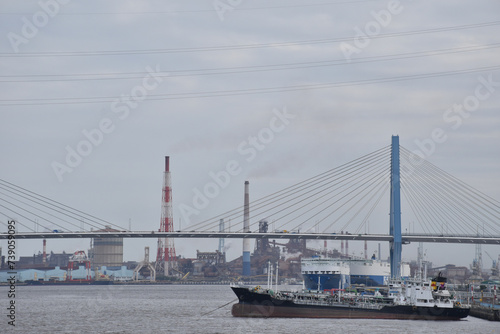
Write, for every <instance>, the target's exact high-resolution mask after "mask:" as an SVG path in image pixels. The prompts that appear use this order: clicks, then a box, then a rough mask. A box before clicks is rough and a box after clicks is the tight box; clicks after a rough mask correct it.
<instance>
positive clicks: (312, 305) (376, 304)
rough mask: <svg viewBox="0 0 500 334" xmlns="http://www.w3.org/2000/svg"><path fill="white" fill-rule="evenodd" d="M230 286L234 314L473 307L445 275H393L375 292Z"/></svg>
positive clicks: (458, 313)
mask: <svg viewBox="0 0 500 334" xmlns="http://www.w3.org/2000/svg"><path fill="white" fill-rule="evenodd" d="M231 288H232V290H233V292H234V293H235V294H236V296H237V297H238V300H239V302H238V303H237V304H234V305H233V307H232V310H231V313H232V315H233V316H234V317H264V318H349V319H411V320H460V319H463V318H466V317H467V316H468V315H469V310H470V306H469V305H461V304H460V302H459V301H458V300H456V299H455V298H454V297H453V295H452V294H451V293H450V291H449V290H447V288H446V287H445V285H444V284H443V278H440V282H439V284H438V285H437V284H436V282H435V281H433V282H425V281H421V280H398V281H390V282H389V284H388V285H387V287H386V289H385V291H383V290H382V289H380V290H379V289H376V291H375V293H374V294H373V295H363V294H359V293H354V292H346V291H343V290H342V289H336V290H335V289H334V290H330V291H315V292H311V291H308V290H302V291H300V292H294V291H273V290H271V289H263V288H261V287H259V286H257V287H254V288H250V287H244V286H232V287H231Z"/></svg>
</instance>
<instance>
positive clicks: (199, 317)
mask: <svg viewBox="0 0 500 334" xmlns="http://www.w3.org/2000/svg"><path fill="white" fill-rule="evenodd" d="M7 293H8V288H7V287H5V286H3V287H0V307H1V309H2V312H1V314H2V316H1V318H0V319H1V323H0V333H9V332H16V333H17V332H19V333H258V334H261V333H290V334H292V333H342V334H348V333H356V334H359V333H370V334H377V333H383V334H387V333H425V334H431V333H454V334H458V333H500V323H498V322H496V323H495V322H489V321H486V320H482V319H477V318H473V317H468V318H466V319H465V320H462V321H415V320H348V319H245V318H233V317H232V316H231V305H232V304H233V303H231V301H234V302H236V300H235V295H234V294H233V292H232V291H231V289H230V288H229V286H221V285H152V286H146V285H141V286H130V285H126V286H117V285H114V286H18V287H16V296H15V298H8V294H7ZM10 300H14V301H15V305H16V311H15V312H16V314H15V316H16V320H15V324H16V326H15V327H12V326H10V325H8V321H9V319H8V318H7V312H8V311H7V309H6V308H7V307H8V303H9V301H10ZM227 303H229V304H228V305H227V306H225V307H222V308H219V309H218V307H220V306H222V305H224V304H227ZM209 312H210V313H209ZM207 313H208V314H207Z"/></svg>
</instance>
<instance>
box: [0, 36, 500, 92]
mask: <svg viewBox="0 0 500 334" xmlns="http://www.w3.org/2000/svg"><path fill="white" fill-rule="evenodd" d="M498 47H500V43H492V44H485V45H475V46H466V47H458V48H446V49H438V50H428V51H416V52H405V53H398V54H389V55H381V56H369V57H362V58H356V59H353V60H351V61H350V62H346V60H345V59H344V58H342V59H334V60H320V61H312V62H296V63H283V64H269V65H254V66H235V67H220V68H202V69H185V70H167V71H164V72H159V73H156V74H155V76H156V77H162V78H166V77H169V78H175V77H183V76H205V75H221V74H239V73H254V72H262V71H265V72H268V71H282V70H290V69H303V68H315V67H330V66H347V65H355V64H363V63H372V62H381V61H391V60H400V59H411V58H420V57H430V56H438V55H447V54H457V53H464V52H474V51H481V50H487V49H493V48H498ZM147 74H148V72H143V71H141V72H121V73H120V72H114V73H87V74H86V73H74V74H31V75H30V74H21V75H0V78H6V79H5V80H0V82H8V83H9V84H12V83H18V82H19V83H24V82H54V81H56V82H60V81H88V80H117V79H120V80H122V79H142V78H143V77H144V75H147ZM18 78H22V79H18ZM24 78H28V79H24Z"/></svg>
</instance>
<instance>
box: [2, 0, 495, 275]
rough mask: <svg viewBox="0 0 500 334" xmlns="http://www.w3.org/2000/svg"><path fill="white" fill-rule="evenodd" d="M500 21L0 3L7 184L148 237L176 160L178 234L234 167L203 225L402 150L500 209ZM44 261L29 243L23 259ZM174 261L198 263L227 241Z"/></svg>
mask: <svg viewBox="0 0 500 334" xmlns="http://www.w3.org/2000/svg"><path fill="white" fill-rule="evenodd" d="M41 4H43V5H41ZM499 13H500V3H499V2H498V1H495V0H479V1H474V2H471V1H464V0H460V1H456V0H454V1H439V2H435V1H430V0H420V1H379V0H373V1H340V0H337V1H305V0H293V1H281V0H272V1H248V0H241V1H228V0H220V1H218V0H217V1H212V0H203V1H202V0H190V1H151V0H148V1H123V0H120V1H118V0H116V1H105V2H102V1H76V0H74V1H68V0H65V1H63V0H42V1H22V2H19V1H6V0H0V75H1V76H0V88H1V89H0V138H1V142H2V145H0V159H1V165H0V171H1V172H0V178H1V179H3V180H7V181H9V182H12V183H13V184H16V185H18V186H21V187H24V188H27V189H29V190H31V191H34V192H37V193H39V194H42V195H44V196H47V197H49V198H51V199H54V200H57V201H60V202H62V203H64V204H67V205H69V206H71V207H75V208H78V209H79V210H82V211H84V212H87V213H90V214H92V215H94V216H97V217H99V218H102V219H105V220H107V221H110V222H113V223H115V224H118V225H121V226H123V227H124V228H128V225H129V221H131V225H132V229H133V230H149V231H150V230H157V229H158V227H159V221H160V214H161V208H160V204H161V187H162V177H163V174H162V172H163V168H164V156H166V155H169V156H170V157H171V171H172V183H173V205H174V211H173V214H174V221H175V225H176V229H177V227H178V226H179V224H181V227H185V226H186V225H188V223H187V221H186V220H185V219H182V218H183V214H182V212H181V211H180V209H179V208H180V207H181V206H182V205H185V206H193V196H194V194H195V189H202V188H203V187H204V186H205V185H206V184H207V183H208V182H210V181H211V177H210V173H211V172H213V173H216V172H219V171H222V170H225V169H226V168H227V164H228V162H230V161H236V162H237V163H238V166H239V168H240V169H239V170H238V172H237V173H235V174H236V175H234V176H232V177H231V180H230V182H229V184H228V185H227V186H226V187H225V188H224V189H221V190H220V193H219V194H218V195H217V196H216V197H215V198H213V199H211V200H210V205H208V207H206V208H204V209H202V210H199V211H200V212H199V213H197V214H195V215H191V216H190V217H189V219H190V220H191V222H196V221H201V220H204V219H206V218H209V217H212V216H215V215H217V214H219V213H222V212H225V211H227V210H229V209H233V208H235V207H238V206H240V205H242V202H243V183H244V181H245V180H249V181H250V186H251V198H252V199H255V198H260V197H262V196H265V195H266V194H269V193H272V192H273V191H276V190H278V189H281V188H284V187H286V186H289V185H292V184H294V183H297V182H299V181H302V180H305V179H307V178H309V177H311V176H314V175H317V174H319V173H321V172H323V171H326V170H329V169H331V168H334V167H336V166H339V165H341V164H343V163H346V162H348V161H351V160H354V159H356V158H358V157H360V156H362V155H364V154H366V153H370V152H373V151H375V150H377V149H379V148H382V147H384V146H387V145H389V144H390V141H391V135H396V134H397V135H399V136H400V143H401V145H402V146H404V147H405V148H407V149H409V150H410V151H413V152H415V153H421V154H422V155H424V156H425V157H426V159H428V160H429V161H430V162H432V163H433V164H435V165H437V166H439V167H440V168H442V169H444V170H445V171H447V172H449V173H451V174H453V175H454V176H456V177H458V178H459V179H461V180H462V181H464V182H466V183H468V184H470V185H472V186H473V187H475V188H477V189H479V190H480V191H482V192H484V193H485V194H487V195H489V196H491V197H493V198H495V199H497V200H499V199H500V174H499V172H500V118H499V110H498V109H499V106H500V71H499V70H500V63H499V61H498V59H500V57H499V56H500V53H499V47H500V40H498V36H500V29H499V26H500V21H499V16H498V14H499ZM130 95H132V97H130ZM127 96H128V97H127ZM265 128H268V129H271V131H267V130H265V131H264V132H265V133H263V132H262V131H263V129H265ZM96 129H97V130H96ZM259 134H261V135H262V136H263V137H261V138H264V139H265V142H258V143H257V144H256V145H258V147H259V148H260V149H259V150H256V149H255V150H253V151H252V149H251V148H252V147H257V146H252V143H251V141H250V140H249V137H251V136H258V135H259ZM266 136H267V137H266ZM89 138H92V139H89ZM92 141H93V142H92ZM88 143H90V146H89V145H88ZM73 150H74V151H75V152H77V154H78V152H80V154H79V155H78V157H75V156H74V155H75V154H71V153H69V152H72V151H73ZM82 152H83V154H82ZM70 156H71V157H70ZM249 160H250V161H249ZM386 207H387V213H388V210H389V203H386ZM0 212H2V213H5V214H6V215H7V216H10V217H12V216H14V215H13V214H12V213H9V212H8V211H7V210H4V209H3V208H2V210H1V211H0ZM184 218H185V216H184ZM0 221H1V222H2V223H6V221H7V217H6V216H5V215H3V216H0ZM380 224H381V225H378V226H374V227H373V229H374V230H377V229H379V230H381V231H382V232H383V231H384V230H385V231H388V229H389V227H388V226H389V222H388V219H387V221H386V222H380ZM405 224H406V225H405ZM407 224H408V223H407V222H405V213H404V212H403V228H404V227H405V226H407ZM182 225H184V226H182ZM31 226H32V225H31ZM0 228H1V229H2V230H5V225H0ZM226 243H227V244H229V246H230V249H229V250H228V252H229V258H230V259H232V258H234V257H236V256H238V255H240V254H241V241H240V240H227V241H226ZM41 244H42V242H41V241H30V242H26V241H24V242H23V241H19V243H18V247H19V253H20V254H21V255H31V254H33V253H37V252H38V251H39V250H41ZM175 244H176V248H177V254H181V255H183V256H185V257H194V256H195V254H196V249H199V250H202V251H213V250H215V249H216V248H217V245H218V241H217V240H215V239H214V240H203V241H196V242H195V241H193V240H180V239H176V240H175ZM0 245H1V246H3V247H4V249H5V245H6V244H5V241H3V242H0ZM88 246H89V241H88V240H77V241H75V240H73V241H58V242H56V241H52V240H50V241H48V249H49V250H53V251H55V252H60V251H62V250H65V251H66V252H73V251H75V250H77V249H81V248H83V249H87V248H88ZM144 246H150V247H151V248H152V249H153V251H152V254H155V253H156V252H155V250H156V240H153V239H145V240H125V247H126V250H125V260H140V259H142V257H143V248H144ZM330 246H331V247H336V248H339V247H340V245H339V244H338V243H337V244H336V243H331V245H330ZM350 247H351V248H352V249H353V251H356V252H357V253H359V251H361V249H362V244H361V243H360V244H355V243H351V244H350ZM376 247H377V245H376V244H373V245H369V251H370V252H371V251H372V250H375V249H376ZM425 248H426V249H427V255H428V257H429V260H431V261H433V262H434V263H435V264H437V265H443V264H446V263H456V264H458V265H468V264H470V263H471V262H472V260H473V258H474V246H465V247H464V246H461V247H458V246H449V245H440V244H428V245H425ZM484 249H486V250H488V253H490V254H491V255H492V256H493V257H497V256H498V254H499V253H500V250H499V247H498V246H496V247H493V246H489V247H484ZM384 253H385V256H387V255H388V247H387V245H383V255H384ZM458 254H460V256H457V255H458ZM483 257H484V258H485V259H486V260H485V266H486V267H488V266H490V264H491V262H490V260H489V258H488V257H487V256H486V255H484V256H483ZM413 258H416V245H411V246H405V248H404V249H403V259H405V260H410V259H413Z"/></svg>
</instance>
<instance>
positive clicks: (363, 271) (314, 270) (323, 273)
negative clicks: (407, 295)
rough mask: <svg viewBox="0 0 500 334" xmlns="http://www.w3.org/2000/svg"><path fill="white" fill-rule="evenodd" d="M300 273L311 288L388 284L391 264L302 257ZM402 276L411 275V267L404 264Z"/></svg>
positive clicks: (309, 288) (360, 260)
mask: <svg viewBox="0 0 500 334" xmlns="http://www.w3.org/2000/svg"><path fill="white" fill-rule="evenodd" d="M301 273H302V277H303V278H304V287H305V288H306V289H308V290H325V289H343V288H345V287H348V286H350V285H351V284H352V285H360V284H362V285H365V286H381V285H386V284H387V282H388V279H389V277H390V276H391V265H390V263H388V262H384V261H380V260H376V259H373V258H372V259H358V258H351V259H335V258H321V257H313V258H309V259H302V261H301ZM401 276H402V277H403V278H408V277H409V276H410V266H409V265H408V264H407V263H402V264H401Z"/></svg>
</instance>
